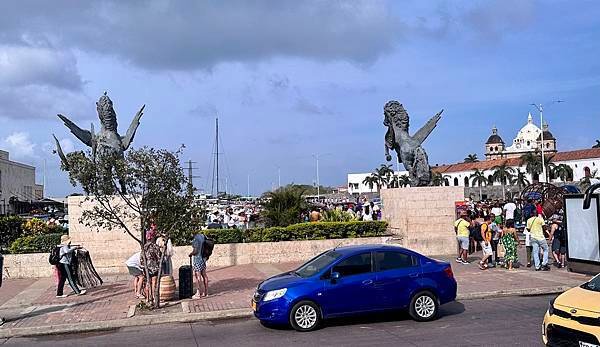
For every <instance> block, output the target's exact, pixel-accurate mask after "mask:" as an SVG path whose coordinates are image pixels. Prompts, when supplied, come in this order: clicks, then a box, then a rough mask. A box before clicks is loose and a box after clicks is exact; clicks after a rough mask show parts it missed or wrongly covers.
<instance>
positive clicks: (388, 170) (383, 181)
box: [373, 164, 394, 192]
mask: <svg viewBox="0 0 600 347" xmlns="http://www.w3.org/2000/svg"><path fill="white" fill-rule="evenodd" d="M373 175H374V176H376V177H377V179H378V181H379V185H378V188H377V191H378V192H379V189H380V188H381V186H384V185H385V186H388V184H389V182H390V179H391V177H392V176H393V175H394V170H392V165H384V164H381V166H380V167H378V168H377V169H375V172H373Z"/></svg>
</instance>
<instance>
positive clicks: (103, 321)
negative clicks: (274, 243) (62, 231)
mask: <svg viewBox="0 0 600 347" xmlns="http://www.w3.org/2000/svg"><path fill="white" fill-rule="evenodd" d="M523 251H524V249H521V250H520V252H523ZM470 259H471V260H475V259H477V260H478V259H479V258H478V257H471V258H470ZM443 260H446V261H451V264H452V269H453V271H454V275H455V277H456V280H457V282H458V296H459V297H458V300H467V299H476V298H484V297H495V296H506V295H532V294H547V293H557V292H561V291H563V290H565V289H567V288H570V287H573V286H576V285H578V284H581V283H582V282H584V281H585V280H586V279H587V278H589V277H588V276H584V275H579V274H573V273H569V272H567V271H566V270H565V269H557V268H555V267H552V270H551V271H550V272H541V271H540V272H535V271H533V270H532V268H529V269H528V268H525V267H522V268H521V269H518V270H513V271H508V270H506V269H500V268H496V269H490V270H486V271H481V270H479V268H478V267H477V265H476V264H477V263H476V262H473V263H471V264H469V265H463V264H458V263H455V262H454V259H449V258H448V257H446V258H445V259H443ZM209 265H210V264H209ZM298 265H299V264H298V263H280V264H249V265H238V266H230V267H223V268H212V269H211V268H210V266H209V269H208V276H209V280H210V284H209V297H207V298H203V299H199V300H190V299H188V300H182V301H175V302H172V303H169V304H168V305H167V306H166V307H165V308H161V309H159V310H154V311H151V312H148V311H140V310H137V311H136V310H135V305H136V304H137V303H138V302H139V300H136V299H135V298H134V297H133V296H132V290H131V289H130V283H131V282H130V276H128V275H119V276H110V277H106V278H104V280H105V283H104V285H102V286H101V287H98V288H92V289H90V290H89V291H88V294H86V295H84V296H75V295H72V296H69V297H67V298H64V299H57V298H56V297H55V285H54V282H53V279H51V278H40V279H5V281H4V283H3V286H2V288H0V314H1V315H3V316H5V317H6V318H7V322H6V323H5V324H4V326H2V327H0V338H3V337H4V338H5V337H11V336H32V335H41V334H49V333H59V332H62V333H64V332H82V331H93V330H105V329H113V328H119V327H124V326H138V325H147V324H158V323H167V322H190V321H195V320H202V319H209V320H214V319H224V318H241V317H250V316H251V315H252V312H251V310H250V308H249V306H250V299H251V297H252V294H253V293H254V290H255V289H256V286H257V285H258V284H259V283H260V282H261V281H262V280H263V279H265V278H267V277H270V276H273V275H276V274H278V273H281V272H285V271H289V270H291V269H293V268H295V267H296V266H298ZM67 288H68V285H67V286H66V287H65V291H69V290H70V289H67Z"/></svg>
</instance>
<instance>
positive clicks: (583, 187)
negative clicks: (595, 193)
mask: <svg viewBox="0 0 600 347" xmlns="http://www.w3.org/2000/svg"><path fill="white" fill-rule="evenodd" d="M590 175H591V176H590V177H584V178H582V179H581V180H580V181H579V186H580V187H581V190H583V191H585V190H586V189H588V188H589V187H590V186H591V185H592V182H591V180H592V179H594V178H595V179H600V177H598V169H596V170H594V171H592V172H590Z"/></svg>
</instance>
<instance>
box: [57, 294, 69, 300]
mask: <svg viewBox="0 0 600 347" xmlns="http://www.w3.org/2000/svg"><path fill="white" fill-rule="evenodd" d="M56 297H57V298H61V299H62V298H66V297H67V294H63V295H57V296H56Z"/></svg>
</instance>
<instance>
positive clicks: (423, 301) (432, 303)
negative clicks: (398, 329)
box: [409, 292, 439, 322]
mask: <svg viewBox="0 0 600 347" xmlns="http://www.w3.org/2000/svg"><path fill="white" fill-rule="evenodd" d="M438 308H439V304H438V300H437V298H436V297H435V295H433V294H432V293H431V292H420V293H418V294H417V295H415V296H414V297H413V298H412V300H411V302H410V309H409V313H410V316H411V317H412V318H413V319H414V320H416V321H418V322H427V321H431V320H434V319H436V318H437V315H438Z"/></svg>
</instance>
